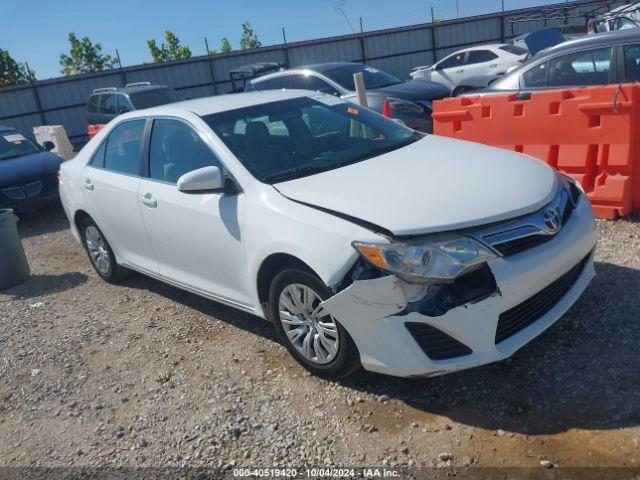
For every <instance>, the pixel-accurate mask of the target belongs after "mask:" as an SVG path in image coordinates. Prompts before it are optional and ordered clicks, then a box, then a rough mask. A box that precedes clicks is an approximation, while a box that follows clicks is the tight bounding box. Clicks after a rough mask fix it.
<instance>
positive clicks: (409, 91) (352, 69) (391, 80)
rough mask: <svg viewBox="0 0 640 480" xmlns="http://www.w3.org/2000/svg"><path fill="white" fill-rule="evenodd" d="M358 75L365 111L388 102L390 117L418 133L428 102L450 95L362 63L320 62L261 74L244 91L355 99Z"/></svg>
mask: <svg viewBox="0 0 640 480" xmlns="http://www.w3.org/2000/svg"><path fill="white" fill-rule="evenodd" d="M359 72H362V74H363V77H364V84H365V87H366V90H367V102H368V104H369V108H371V109H373V110H375V111H377V112H382V109H383V105H384V102H385V100H388V103H389V107H390V109H391V114H392V117H393V118H396V119H399V120H402V121H403V122H404V123H405V124H406V125H407V126H409V127H411V128H413V129H415V130H419V131H422V132H431V131H432V130H433V122H432V120H431V111H432V109H433V106H432V102H433V101H434V100H440V99H442V98H445V97H448V96H450V95H451V91H450V90H449V89H448V88H447V87H445V86H443V85H441V84H439V83H435V82H422V81H413V80H412V81H408V82H407V81H403V80H400V79H399V78H398V77H396V76H394V75H391V74H390V73H387V72H385V71H383V70H380V69H378V68H374V67H370V66H368V65H364V64H362V63H347V62H339V63H320V64H317V65H309V66H306V67H299V68H294V69H290V70H283V71H281V72H277V73H272V74H270V75H265V76H263V77H259V78H256V79H253V80H251V81H249V82H247V84H246V87H245V91H253V90H279V89H300V90H313V91H319V92H323V93H329V94H332V95H335V96H338V97H341V98H343V99H346V100H354V101H355V100H356V98H357V97H356V92H355V90H356V87H355V85H354V80H353V74H354V73H359Z"/></svg>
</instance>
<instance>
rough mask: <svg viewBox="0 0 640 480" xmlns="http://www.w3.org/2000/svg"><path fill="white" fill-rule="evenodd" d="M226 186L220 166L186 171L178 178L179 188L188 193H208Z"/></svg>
mask: <svg viewBox="0 0 640 480" xmlns="http://www.w3.org/2000/svg"><path fill="white" fill-rule="evenodd" d="M223 188H224V178H223V176H222V172H221V171H220V169H219V168H218V167H204V168H199V169H198V170H193V171H192V172H188V173H185V174H184V175H182V176H181V177H180V178H179V179H178V190H179V191H181V192H186V193H206V192H214V191H220V190H222V189H223Z"/></svg>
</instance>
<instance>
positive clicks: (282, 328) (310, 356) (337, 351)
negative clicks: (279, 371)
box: [269, 269, 361, 378]
mask: <svg viewBox="0 0 640 480" xmlns="http://www.w3.org/2000/svg"><path fill="white" fill-rule="evenodd" d="M332 295H333V294H332V292H331V290H329V288H328V287H327V286H326V285H325V284H324V283H323V282H322V281H321V280H320V279H319V278H318V277H316V276H315V275H312V274H310V273H308V272H305V271H302V270H298V269H288V270H283V271H282V272H280V273H279V274H278V275H276V277H275V278H274V279H273V281H272V283H271V288H270V290H269V308H270V313H271V318H272V319H273V323H274V325H275V328H276V332H277V334H278V337H279V339H280V341H281V342H282V344H283V345H284V346H285V347H286V349H287V350H288V351H289V353H290V354H291V355H292V356H293V358H295V359H296V361H297V362H298V363H299V364H300V365H302V366H303V367H304V368H306V369H307V370H308V371H310V372H311V373H313V374H314V375H317V376H320V377H327V378H342V377H346V376H348V375H350V374H352V373H353V372H355V371H356V370H358V369H359V368H360V366H361V365H360V355H359V353H358V349H357V347H356V345H355V343H354V342H353V339H352V338H351V336H350V335H349V333H348V332H347V331H346V330H345V329H344V327H343V326H342V325H340V324H339V323H338V322H337V321H336V320H335V319H334V318H333V317H331V316H330V315H329V314H327V313H324V312H322V311H321V310H320V309H319V308H318V304H319V303H320V302H321V301H324V300H326V299H328V298H330V297H331V296H332ZM296 298H297V300H296ZM314 312H315V313H314Z"/></svg>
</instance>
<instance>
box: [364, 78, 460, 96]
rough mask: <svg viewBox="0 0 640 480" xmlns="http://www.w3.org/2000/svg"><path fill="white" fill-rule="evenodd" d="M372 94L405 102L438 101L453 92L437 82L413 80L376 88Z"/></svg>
mask: <svg viewBox="0 0 640 480" xmlns="http://www.w3.org/2000/svg"><path fill="white" fill-rule="evenodd" d="M370 91H372V92H379V93H383V94H384V95H385V96H389V97H397V98H401V99H403V100H414V101H415V100H438V99H440V98H444V97H448V96H449V95H451V91H450V90H449V89H448V88H447V87H445V86H444V85H441V84H440V83H436V82H425V81H416V80H411V81H409V82H404V83H398V84H396V85H389V86H388V87H384V88H376V89H372V90H370Z"/></svg>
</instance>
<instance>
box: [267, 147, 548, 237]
mask: <svg viewBox="0 0 640 480" xmlns="http://www.w3.org/2000/svg"><path fill="white" fill-rule="evenodd" d="M555 185H556V175H555V173H554V171H553V169H552V168H551V167H549V166H548V165H546V164H545V163H543V162H541V161H539V160H536V159H534V158H531V157H527V156H524V155H522V154H517V153H513V152H509V151H507V150H502V149H498V148H493V147H488V146H485V145H481V144H477V143H471V142H465V141H461V140H453V139H449V138H444V137H437V136H432V135H430V136H427V137H425V138H424V139H422V140H420V141H418V142H415V143H413V144H411V145H408V146H407V147H404V148H401V149H399V150H395V151H393V152H390V153H387V154H384V155H381V156H379V157H375V158H372V159H369V160H366V161H362V162H359V163H355V164H352V165H349V166H346V167H342V168H339V169H336V170H331V171H328V172H323V173H320V174H316V175H311V176H308V177H304V178H299V179H295V180H290V181H287V182H282V183H279V184H276V185H274V187H275V188H276V189H277V190H278V191H279V192H280V193H282V194H283V195H284V196H286V197H288V198H289V199H291V200H294V201H297V202H301V203H305V204H308V205H309V206H312V207H316V208H320V209H324V210H328V211H331V213H335V214H340V215H342V216H345V217H347V218H348V217H352V218H353V219H354V221H356V222H357V221H360V222H362V223H363V224H372V225H373V226H377V227H381V228H382V229H384V230H387V231H390V232H391V233H392V234H394V235H397V236H402V235H418V234H425V233H432V232H442V231H449V230H457V229H461V228H467V227H472V226H477V225H484V224H488V223H492V222H497V221H501V220H507V219H510V218H514V217H517V216H520V215H525V214H527V213H531V212H533V211H535V210H538V209H540V208H542V207H543V206H544V205H545V204H547V203H548V202H549V201H551V199H552V197H553V193H554V188H555Z"/></svg>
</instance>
